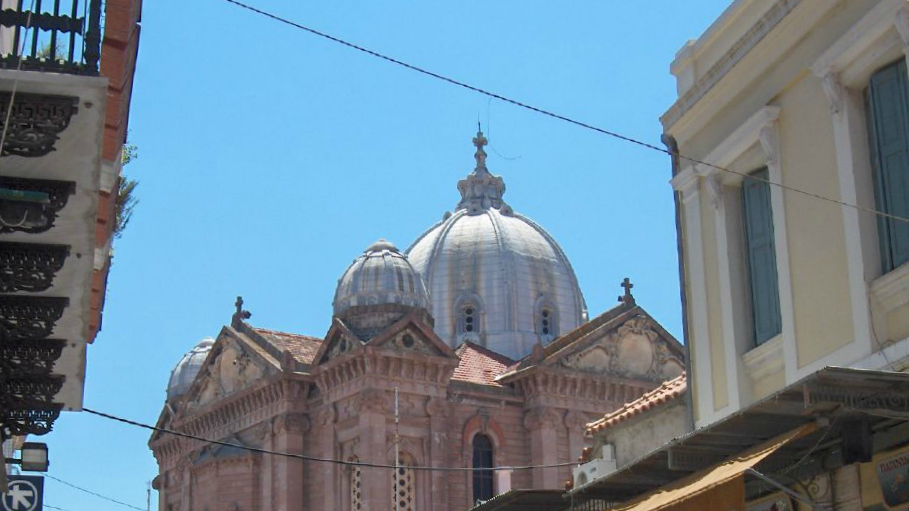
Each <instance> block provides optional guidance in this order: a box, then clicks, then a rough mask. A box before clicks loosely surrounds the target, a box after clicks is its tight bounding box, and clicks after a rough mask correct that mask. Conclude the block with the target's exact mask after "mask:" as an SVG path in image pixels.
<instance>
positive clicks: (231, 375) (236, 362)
mask: <svg viewBox="0 0 909 511" xmlns="http://www.w3.org/2000/svg"><path fill="white" fill-rule="evenodd" d="M217 366H218V382H219V384H220V391H219V394H220V395H228V394H231V393H233V392H236V391H237V390H240V389H243V388H246V387H248V386H250V385H252V384H253V383H255V382H257V381H259V379H261V378H262V376H263V375H264V373H265V371H264V370H263V369H262V367H260V366H259V365H258V364H256V363H253V362H252V360H251V358H250V355H249V354H248V353H246V351H245V350H243V349H242V348H240V347H237V346H233V345H228V346H225V347H224V349H223V350H222V351H221V353H220V354H219V355H218V360H217Z"/></svg>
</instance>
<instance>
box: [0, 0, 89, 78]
mask: <svg viewBox="0 0 909 511" xmlns="http://www.w3.org/2000/svg"><path fill="white" fill-rule="evenodd" d="M101 2H102V0H44V1H43V2H42V0H0V68H3V69H22V70H31V71H49V72H55V73H69V74H79V75H97V74H98V61H99V59H100V57H101Z"/></svg>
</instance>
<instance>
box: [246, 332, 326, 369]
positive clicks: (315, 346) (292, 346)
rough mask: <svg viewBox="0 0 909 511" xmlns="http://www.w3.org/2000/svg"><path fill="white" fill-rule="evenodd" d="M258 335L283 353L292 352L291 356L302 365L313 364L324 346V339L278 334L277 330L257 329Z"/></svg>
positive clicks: (284, 333)
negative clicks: (317, 353)
mask: <svg viewBox="0 0 909 511" xmlns="http://www.w3.org/2000/svg"><path fill="white" fill-rule="evenodd" d="M253 330H255V331H256V333H257V334H259V335H261V336H262V337H264V338H265V340H266V341H268V342H270V343H272V344H274V345H275V346H277V347H278V349H280V350H281V351H282V352H283V351H284V350H290V354H291V355H293V356H294V358H295V359H296V360H297V361H298V362H301V363H304V364H312V361H313V359H314V358H315V356H316V352H318V351H319V346H321V345H322V339H319V338H318V337H310V336H308V335H299V334H289V333H287V332H278V331H276V330H266V329H265V328H255V327H253Z"/></svg>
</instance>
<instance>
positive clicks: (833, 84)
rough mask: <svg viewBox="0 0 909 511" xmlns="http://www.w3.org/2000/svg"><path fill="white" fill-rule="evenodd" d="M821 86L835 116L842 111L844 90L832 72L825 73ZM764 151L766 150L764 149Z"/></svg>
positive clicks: (835, 74) (836, 75) (837, 77)
mask: <svg viewBox="0 0 909 511" xmlns="http://www.w3.org/2000/svg"><path fill="white" fill-rule="evenodd" d="M821 85H822V86H823V88H824V94H826V95H827V103H828V104H829V105H830V113H832V114H834V115H837V114H839V113H840V111H842V109H843V97H844V95H845V90H844V89H843V84H842V83H840V77H839V75H838V74H837V73H836V72H834V71H832V70H831V71H827V73H826V74H824V77H823V78H822V79H821ZM765 150H766V149H765Z"/></svg>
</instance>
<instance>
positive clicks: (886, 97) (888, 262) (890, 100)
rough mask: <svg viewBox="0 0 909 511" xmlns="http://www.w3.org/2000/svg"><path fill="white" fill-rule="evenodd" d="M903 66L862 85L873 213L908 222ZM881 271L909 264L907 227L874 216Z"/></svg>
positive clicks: (908, 127)
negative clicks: (875, 211)
mask: <svg viewBox="0 0 909 511" xmlns="http://www.w3.org/2000/svg"><path fill="white" fill-rule="evenodd" d="M907 82H909V80H907V75H906V61H905V60H904V59H900V60H899V62H897V63H895V64H893V65H890V66H888V67H886V68H884V69H881V70H880V71H878V72H877V73H875V74H874V75H873V76H872V77H871V80H870V83H869V84H868V90H867V94H866V98H867V101H868V107H867V112H868V136H869V138H870V141H869V144H868V145H869V147H870V150H871V163H872V167H873V169H874V170H873V176H874V200H875V202H876V206H877V209H879V210H881V211H883V212H884V213H887V214H890V215H895V216H899V217H904V218H905V217H909V98H907V95H909V84H907ZM877 222H878V240H879V242H880V249H881V270H882V272H883V273H887V272H889V271H890V270H893V269H894V268H896V267H897V266H900V265H901V264H903V263H906V262H907V261H909V223H906V222H901V221H899V220H897V219H895V218H887V217H884V216H881V215H878V217H877Z"/></svg>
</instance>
